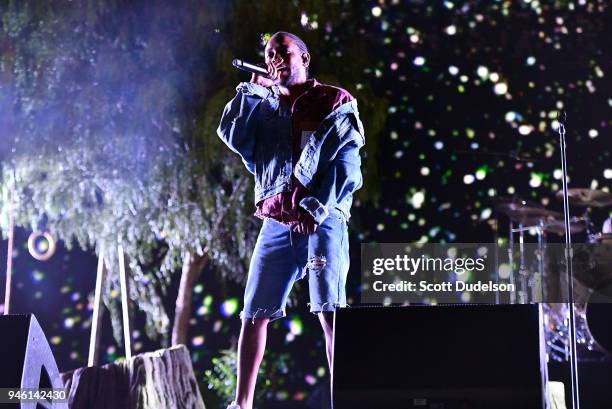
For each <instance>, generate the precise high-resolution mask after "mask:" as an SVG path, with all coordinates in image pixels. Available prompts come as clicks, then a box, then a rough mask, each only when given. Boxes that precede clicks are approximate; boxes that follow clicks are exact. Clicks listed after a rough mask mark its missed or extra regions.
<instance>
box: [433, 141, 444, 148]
mask: <svg viewBox="0 0 612 409" xmlns="http://www.w3.org/2000/svg"><path fill="white" fill-rule="evenodd" d="M434 147H435V148H436V149H437V150H441V149H442V148H444V143H442V142H441V141H438V142H436V143H434Z"/></svg>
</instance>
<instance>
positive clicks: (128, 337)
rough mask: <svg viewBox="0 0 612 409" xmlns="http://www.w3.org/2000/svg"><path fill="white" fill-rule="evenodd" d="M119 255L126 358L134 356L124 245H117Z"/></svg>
mask: <svg viewBox="0 0 612 409" xmlns="http://www.w3.org/2000/svg"><path fill="white" fill-rule="evenodd" d="M117 256H118V258H119V281H120V282H121V312H122V314H123V341H124V345H125V359H126V360H129V359H131V358H132V330H131V328H130V309H129V304H128V301H129V293H128V290H129V287H128V282H127V275H126V273H125V255H124V254H123V246H122V245H119V246H118V247H117Z"/></svg>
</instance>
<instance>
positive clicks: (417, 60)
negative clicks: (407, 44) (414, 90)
mask: <svg viewBox="0 0 612 409" xmlns="http://www.w3.org/2000/svg"><path fill="white" fill-rule="evenodd" d="M413 64H414V65H416V66H417V67H420V66H422V65H423V64H425V57H422V56H420V55H419V56H417V57H415V58H414V61H413Z"/></svg>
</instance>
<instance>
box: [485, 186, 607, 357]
mask: <svg viewBox="0 0 612 409" xmlns="http://www.w3.org/2000/svg"><path fill="white" fill-rule="evenodd" d="M556 197H557V198H558V199H559V200H563V192H562V191H561V192H558V193H557V195H556ZM568 200H569V204H570V205H572V206H573V207H583V208H585V210H586V211H585V212H584V214H583V215H581V216H576V217H571V218H570V220H569V229H570V232H571V234H572V237H574V235H581V236H582V237H584V239H583V240H582V242H580V243H578V244H574V245H572V249H573V251H574V258H573V266H574V270H573V271H574V281H573V283H574V285H573V288H574V291H573V293H574V297H573V299H574V303H573V308H574V312H575V317H576V319H575V322H576V344H577V346H578V352H579V353H580V354H579V359H590V358H593V357H597V358H600V357H604V358H610V357H612V231H611V230H612V226H611V224H612V218H608V219H607V220H606V222H605V223H604V225H603V227H602V229H601V231H597V230H596V228H595V224H594V223H593V221H592V220H591V214H592V212H593V211H594V210H595V208H596V209H599V210H604V209H607V208H612V193H609V192H605V191H602V190H594V189H583V188H574V189H568ZM495 202H496V206H495V208H496V210H497V212H498V213H501V214H504V215H505V216H507V218H508V219H509V221H510V228H509V239H508V243H509V249H514V248H515V242H514V241H515V234H518V239H519V243H518V246H517V247H518V258H519V259H518V260H514V259H513V258H514V257H516V255H515V254H514V250H509V252H508V257H509V264H510V265H511V266H514V265H518V266H519V267H518V280H519V282H518V283H517V284H518V285H517V289H518V291H517V293H516V294H515V295H513V296H511V299H510V302H511V303H515V302H518V303H525V302H530V301H532V302H533V301H542V302H543V310H544V325H545V328H544V331H545V337H546V344H547V351H548V354H549V357H550V358H552V359H554V360H557V361H567V360H569V343H568V333H569V316H570V315H569V311H568V307H567V305H568V304H567V303H566V302H567V300H568V297H562V296H557V297H556V298H555V297H554V296H550V295H548V296H547V295H544V296H543V297H542V294H559V293H563V291H564V289H566V288H567V287H566V284H567V275H566V274H565V272H563V273H562V272H561V271H560V270H561V269H560V268H559V267H560V265H564V264H565V262H564V261H561V260H560V259H564V257H563V252H557V254H556V257H555V256H551V255H548V258H547V257H546V253H547V252H550V250H549V249H550V247H551V246H549V245H548V241H550V240H549V239H550V237H551V236H550V235H557V236H564V235H565V221H564V218H563V214H562V213H559V212H556V211H553V210H549V209H546V208H545V207H544V206H542V205H540V204H538V203H535V202H531V201H527V200H521V199H517V198H499V199H496V200H495ZM608 217H609V215H608ZM530 231H532V232H533V231H535V234H536V236H537V244H536V247H535V250H534V253H535V254H536V257H535V260H536V261H535V265H534V266H533V267H532V265H530V264H529V263H527V262H526V261H525V259H526V258H528V257H526V254H525V252H526V250H525V249H526V248H533V247H530V246H528V245H526V243H525V241H526V237H525V233H526V232H530ZM583 233H584V234H583ZM551 253H554V252H551ZM560 255H561V256H560ZM550 259H555V260H554V262H553V263H548V262H547V260H549V261H550ZM515 263H516V264H515ZM555 266H556V268H555ZM576 266H577V267H576ZM508 278H509V280H510V282H511V283H512V282H514V280H515V278H514V274H510V276H509V277H508ZM564 282H565V284H564ZM553 287H554V288H553ZM565 292H567V290H565ZM538 294H540V298H539V299H538V297H537V295H538ZM517 295H518V300H516V296H517ZM530 297H531V298H530ZM564 301H565V303H564ZM597 358H596V359H597Z"/></svg>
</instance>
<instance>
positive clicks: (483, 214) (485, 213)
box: [480, 207, 492, 220]
mask: <svg viewBox="0 0 612 409" xmlns="http://www.w3.org/2000/svg"><path fill="white" fill-rule="evenodd" d="M491 213H492V210H491V209H490V208H488V207H487V208H486V209H482V212H480V219H481V220H487V219H488V218H489V217H491Z"/></svg>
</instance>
